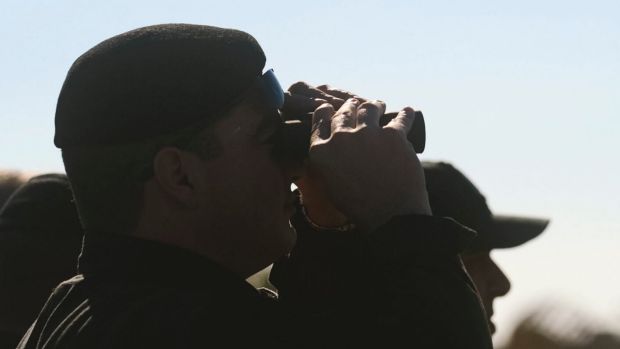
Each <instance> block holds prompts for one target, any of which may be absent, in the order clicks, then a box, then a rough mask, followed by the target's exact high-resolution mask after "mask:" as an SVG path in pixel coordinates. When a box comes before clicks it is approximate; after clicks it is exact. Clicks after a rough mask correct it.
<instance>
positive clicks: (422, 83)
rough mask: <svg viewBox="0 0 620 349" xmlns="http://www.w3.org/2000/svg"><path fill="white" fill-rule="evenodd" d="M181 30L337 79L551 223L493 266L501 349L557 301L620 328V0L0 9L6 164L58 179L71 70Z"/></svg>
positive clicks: (296, 75) (438, 152)
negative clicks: (58, 142) (130, 36)
mask: <svg viewBox="0 0 620 349" xmlns="http://www.w3.org/2000/svg"><path fill="white" fill-rule="evenodd" d="M165 22H185V23H199V24H211V25H217V26H224V27H233V28H237V29H243V30H246V31H248V32H250V33H251V34H253V35H254V36H255V37H256V38H257V39H258V40H259V42H260V43H261V45H262V46H263V49H264V50H265V52H266V54H267V57H268V61H267V67H272V68H274V69H275V71H276V74H277V75H278V76H279V78H280V81H281V82H282V83H283V85H284V86H288V85H289V84H291V83H293V82H294V81H297V80H306V81H309V82H311V83H314V84H320V83H330V84H331V85H333V86H338V87H342V88H346V89H349V90H352V91H355V92H357V93H358V94H360V95H362V96H369V97H373V98H378V99H382V100H384V101H386V102H387V103H388V108H389V109H392V110H396V109H399V108H401V107H403V106H405V105H412V106H414V107H415V108H419V109H421V110H422V111H423V112H424V115H425V117H426V121H427V131H428V142H427V151H426V152H425V153H424V154H423V155H422V156H421V158H422V159H426V160H447V161H450V162H452V163H453V164H455V165H456V166H457V167H458V168H460V169H461V170H462V171H463V172H465V173H466V174H467V175H468V176H469V177H470V178H471V179H472V180H473V181H474V182H475V183H476V184H477V185H478V187H479V188H480V190H481V191H482V192H483V193H485V194H486V196H487V198H488V201H489V204H490V206H491V208H492V209H493V210H494V211H495V212H501V213H515V214H523V215H535V216H541V217H550V218H551V219H552V223H551V225H550V227H549V228H548V230H547V231H546V232H545V233H544V235H542V236H541V237H540V238H538V239H537V240H534V241H532V242H531V243H529V244H527V245H525V246H523V247H520V248H517V249H513V250H506V251H498V252H496V253H495V254H494V255H495V257H496V258H497V260H498V261H499V263H500V265H501V266H502V267H503V268H504V269H505V271H506V272H507V274H508V275H509V276H510V278H511V280H512V282H513V291H512V292H511V293H510V294H509V295H508V296H506V297H505V298H504V299H502V300H500V301H498V302H496V314H497V315H496V317H495V318H496V320H497V321H496V322H497V323H498V328H499V333H498V336H497V338H496V339H497V340H498V341H500V342H501V341H502V340H504V339H505V338H506V337H507V335H509V334H510V332H511V329H512V326H513V324H514V322H515V321H516V320H517V319H519V317H520V316H522V315H523V314H525V313H526V312H527V311H528V310H529V309H531V308H533V307H538V306H539V305H540V304H544V303H546V302H548V300H553V302H560V303H561V304H565V303H566V304H569V306H567V308H572V307H574V308H576V309H579V310H580V311H582V312H583V313H584V314H587V316H586V317H592V318H595V319H600V320H602V321H604V322H605V324H606V325H607V326H616V327H620V276H619V275H620V272H619V271H618V270H619V269H620V258H619V252H618V251H620V238H619V237H618V234H619V233H620V219H619V218H618V214H619V213H620V184H619V181H620V165H619V164H618V163H619V161H618V160H620V158H619V155H618V153H617V152H618V149H620V140H619V137H618V134H619V131H620V63H619V62H620V1H615V0H609V1H587V2H586V1H542V0H538V1H531V0H521V1H511V2H507V1H424V2H422V1H363V0H362V1H355V2H353V1H346V2H345V1H340V2H338V1H323V0H315V1H309V2H295V1H286V2H285V1H254V2H249V1H248V2H243V1H234V0H229V1H218V2H213V1H174V2H173V1H126V0H125V1H117V0H112V1H99V2H95V1H36V2H35V1H24V0H21V1H14V0H8V1H7V0H3V1H2V2H1V3H0V50H2V52H1V54H0V106H1V108H0V126H1V129H2V136H1V137H0V168H10V169H19V170H26V171H31V172H43V171H62V170H63V168H62V163H61V160H60V156H59V152H58V150H57V149H55V148H54V147H53V144H52V137H53V115H54V110H55V104H56V99H57V96H58V92H59V90H60V87H61V85H62V82H63V80H64V77H65V74H66V72H67V70H68V68H69V66H70V65H71V63H72V62H73V61H74V60H75V59H76V58H77V57H78V56H79V55H80V54H81V53H83V52H84V51H86V50H87V49H89V48H90V47H92V46H94V45H95V44H97V43H98V42H100V41H102V40H103V39H106V38H108V37H110V36H112V35H115V34H118V33H121V32H123V31H126V30H130V29H134V28H136V27H139V26H143V25H149V24H157V23H165Z"/></svg>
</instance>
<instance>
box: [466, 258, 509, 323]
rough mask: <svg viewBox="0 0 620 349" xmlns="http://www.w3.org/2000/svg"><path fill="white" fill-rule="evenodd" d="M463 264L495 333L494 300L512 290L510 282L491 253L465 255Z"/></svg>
mask: <svg viewBox="0 0 620 349" xmlns="http://www.w3.org/2000/svg"><path fill="white" fill-rule="evenodd" d="M462 258H463V263H464V264H465V268H467V272H468V273H469V275H470V276H471V278H472V280H473V281H474V284H476V288H477V289H478V292H479V293H480V298H481V299H482V304H483V305H484V310H485V311H486V313H487V317H488V320H489V328H490V330H491V333H495V324H494V323H493V321H492V320H491V318H492V317H493V300H494V299H495V298H496V297H501V296H504V295H506V294H507V293H508V291H509V290H510V281H508V278H507V277H506V275H505V274H504V273H503V272H502V270H501V269H500V268H499V267H498V266H497V264H495V261H493V259H491V251H482V252H478V253H475V254H464V255H463V256H462Z"/></svg>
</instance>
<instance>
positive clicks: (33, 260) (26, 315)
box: [0, 174, 82, 345]
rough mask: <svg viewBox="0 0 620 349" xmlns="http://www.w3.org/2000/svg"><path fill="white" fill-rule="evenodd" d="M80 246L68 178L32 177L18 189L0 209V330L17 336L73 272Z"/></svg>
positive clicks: (79, 228)
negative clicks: (50, 295) (52, 291)
mask: <svg viewBox="0 0 620 349" xmlns="http://www.w3.org/2000/svg"><path fill="white" fill-rule="evenodd" d="M81 245H82V229H81V227H80V222H79V220H78V216H77V211H76V209H75V205H74V204H73V196H72V194H71V188H70V185H69V181H68V180H67V177H66V176H64V175H60V174H47V175H41V176H36V177H33V178H31V179H30V180H29V181H28V182H27V183H25V184H24V185H22V186H21V187H20V188H19V189H17V191H16V192H15V193H14V194H13V195H12V196H11V197H10V198H9V200H8V201H7V203H6V205H5V206H4V208H3V209H2V210H1V211H0V331H2V332H3V333H5V334H12V335H14V336H17V337H19V338H21V336H22V335H23V334H24V333H25V331H26V330H27V329H28V327H29V326H30V324H31V323H32V321H33V320H34V319H35V318H36V316H37V315H38V313H39V310H40V309H41V307H42V306H43V304H44V303H45V301H46V299H47V297H48V296H49V294H50V292H51V290H52V289H53V288H54V287H55V286H56V285H58V284H59V283H60V282H61V281H63V280H65V279H67V278H69V277H71V276H73V275H75V274H76V266H77V257H78V254H79V253H80V248H81ZM19 338H17V339H19ZM15 345H17V342H16V343H15Z"/></svg>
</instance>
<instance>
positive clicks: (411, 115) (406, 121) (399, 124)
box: [383, 107, 415, 138]
mask: <svg viewBox="0 0 620 349" xmlns="http://www.w3.org/2000/svg"><path fill="white" fill-rule="evenodd" d="M414 119H415V112H414V111H413V108H411V107H405V108H404V109H403V110H401V111H400V112H399V113H398V115H396V117H395V118H394V119H392V120H391V121H390V122H388V124H387V125H385V126H384V127H383V128H392V129H394V130H397V131H399V132H400V133H401V134H402V135H403V136H404V137H405V138H407V134H409V131H410V130H411V127H412V126H413V120H414Z"/></svg>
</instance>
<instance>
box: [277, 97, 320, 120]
mask: <svg viewBox="0 0 620 349" xmlns="http://www.w3.org/2000/svg"><path fill="white" fill-rule="evenodd" d="M325 102H326V100H324V99H316V98H312V97H307V96H303V95H293V94H291V93H289V92H285V93H284V105H283V106H282V114H283V117H284V119H285V120H290V119H294V118H298V117H299V116H302V115H305V114H308V113H312V112H313V111H314V110H315V109H316V108H318V107H319V106H320V105H321V104H323V103H325Z"/></svg>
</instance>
